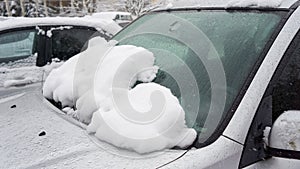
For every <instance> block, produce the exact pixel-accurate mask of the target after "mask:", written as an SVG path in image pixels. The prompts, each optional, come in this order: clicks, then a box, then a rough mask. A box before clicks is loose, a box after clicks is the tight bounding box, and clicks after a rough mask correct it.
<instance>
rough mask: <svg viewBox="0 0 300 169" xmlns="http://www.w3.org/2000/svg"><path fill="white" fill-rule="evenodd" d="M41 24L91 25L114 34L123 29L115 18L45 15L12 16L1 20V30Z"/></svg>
mask: <svg viewBox="0 0 300 169" xmlns="http://www.w3.org/2000/svg"><path fill="white" fill-rule="evenodd" d="M38 25H39V26H41V25H66V26H89V27H94V28H96V29H97V30H98V31H103V30H104V31H106V32H108V33H110V34H112V35H114V34H116V33H117V32H119V31H120V30H121V27H120V26H119V25H118V24H116V23H115V22H114V21H113V20H105V19H99V18H97V19H94V18H92V17H74V18H71V17H69V18H68V17H44V18H23V17H17V18H11V19H8V20H4V21H1V24H0V31H1V30H5V29H11V28H18V27H26V26H38Z"/></svg>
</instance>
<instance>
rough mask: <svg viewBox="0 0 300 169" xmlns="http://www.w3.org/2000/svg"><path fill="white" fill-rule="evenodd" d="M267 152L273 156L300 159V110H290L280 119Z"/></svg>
mask: <svg viewBox="0 0 300 169" xmlns="http://www.w3.org/2000/svg"><path fill="white" fill-rule="evenodd" d="M267 150H268V151H269V154H270V155H272V156H276V157H286V158H294V159H300V110H289V111H286V112H284V113H283V114H281V115H280V116H279V117H278V119H277V120H276V121H275V123H274V124H273V126H272V129H271V133H270V135H269V147H268V149H267Z"/></svg>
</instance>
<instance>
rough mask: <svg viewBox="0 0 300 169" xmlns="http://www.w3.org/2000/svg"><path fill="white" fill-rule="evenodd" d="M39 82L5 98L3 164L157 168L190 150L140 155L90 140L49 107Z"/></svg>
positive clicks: (0, 149)
mask: <svg viewBox="0 0 300 169" xmlns="http://www.w3.org/2000/svg"><path fill="white" fill-rule="evenodd" d="M39 86H40V85H38V84H36V85H35V87H33V88H27V89H26V90H25V89H22V90H21V89H20V90H19V93H18V92H16V93H15V95H10V96H9V97H6V98H2V99H0V103H1V104H0V110H1V111H0V116H1V117H0V128H1V130H0V135H1V136H3V137H2V139H1V140H0V164H1V168H44V167H45V168H55V167H56V168H65V167H68V168H155V167H158V166H160V165H163V164H164V163H167V162H169V161H171V160H173V159H175V158H177V157H178V156H180V155H181V154H183V153H184V152H185V150H165V151H162V152H156V153H151V154H145V155H139V154H137V153H133V152H130V151H127V150H120V149H117V148H115V147H113V146H112V145H109V144H107V143H104V142H100V141H98V140H97V139H93V138H90V137H92V136H89V135H88V134H87V132H86V131H85V130H84V127H83V128H81V127H78V125H74V124H73V123H71V122H69V121H68V120H67V119H68V117H67V116H66V115H65V114H63V113H61V114H59V113H57V112H56V111H55V110H54V109H52V108H51V106H48V103H47V101H46V100H44V98H43V96H42V93H41V88H40V87H39ZM58 111H60V110H58ZM66 120H67V121H66ZM43 131H44V132H45V133H44V134H45V135H42V136H39V134H40V133H41V132H43Z"/></svg>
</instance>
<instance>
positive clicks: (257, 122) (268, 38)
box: [0, 0, 300, 169]
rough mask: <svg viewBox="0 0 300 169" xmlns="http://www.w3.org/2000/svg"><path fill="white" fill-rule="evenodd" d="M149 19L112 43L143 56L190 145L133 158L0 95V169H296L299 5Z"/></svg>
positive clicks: (13, 93)
mask: <svg viewBox="0 0 300 169" xmlns="http://www.w3.org/2000/svg"><path fill="white" fill-rule="evenodd" d="M183 2H184V4H185V5H187V6H185V7H176V4H173V5H168V7H167V8H165V9H157V10H155V11H153V12H150V13H148V14H146V15H144V16H142V17H141V18H139V19H137V20H136V21H135V22H134V23H132V24H131V25H129V26H128V27H126V28H125V29H124V30H122V31H121V32H119V33H118V34H117V35H116V36H114V38H113V39H114V40H117V41H118V45H135V46H140V47H144V48H146V49H148V50H149V51H151V52H152V53H153V54H154V56H155V57H156V60H155V62H156V65H158V66H159V71H158V73H157V76H156V78H155V79H154V81H153V82H155V83H158V84H160V85H162V86H165V87H168V88H169V89H170V90H171V91H172V93H173V94H174V95H175V96H176V97H177V98H178V100H179V101H180V103H181V106H182V108H183V109H184V111H185V114H186V117H185V119H186V123H187V125H188V126H189V127H192V128H194V129H195V130H196V131H197V133H198V136H197V139H196V140H195V141H194V143H193V144H192V145H191V146H190V147H188V148H186V149H178V148H176V147H174V148H173V149H170V150H163V151H159V152H154V153H149V154H138V153H135V152H132V151H129V150H125V149H120V148H117V147H115V146H113V145H111V144H109V143H105V142H102V141H99V140H97V139H96V138H95V137H93V136H91V135H89V134H87V133H86V130H85V128H86V126H85V125H84V124H83V123H80V122H78V121H76V120H74V119H73V118H72V117H70V116H68V115H66V114H65V113H63V112H62V111H61V110H60V109H58V108H56V107H55V106H53V105H52V104H51V103H50V102H49V101H47V100H46V99H44V98H43V96H42V93H41V88H42V85H43V84H39V83H36V84H31V85H27V86H19V87H14V88H6V89H1V90H0V94H1V97H0V98H1V99H0V103H1V104H0V116H1V118H0V135H1V137H2V138H1V140H0V164H1V167H3V168H205V169H208V168H210V169H218V168H219V169H224V168H226V169H227V168H228V169H234V168H246V169H252V168H253V169H254V168H255V169H256V168H259V169H260V168H261V169H265V168H267V169H282V168H289V169H299V168H300V132H299V131H300V106H299V105H300V81H299V79H300V78H299V74H300V60H299V59H300V19H299V18H300V6H299V5H300V1H299V0H283V1H282V2H281V1H276V0H272V1H257V0H255V1H251V0H248V1H247V0H244V1H242V0H241V1H240V0H235V1H226V0H224V1H219V0H211V1H199V3H198V4H196V5H195V6H192V5H190V4H188V2H187V1H183Z"/></svg>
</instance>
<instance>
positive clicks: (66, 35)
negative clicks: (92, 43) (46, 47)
mask: <svg viewBox="0 0 300 169" xmlns="http://www.w3.org/2000/svg"><path fill="white" fill-rule="evenodd" d="M100 34H101V33H100V32H97V31H96V30H95V29H88V28H76V27H75V28H74V27H72V28H71V29H63V30H59V29H58V30H53V31H52V36H51V38H52V55H51V58H59V59H60V60H68V59H69V58H70V57H72V56H74V55H76V54H78V53H80V52H81V51H83V50H84V49H85V48H86V46H85V43H86V42H87V41H88V40H89V39H90V38H91V37H92V36H97V35H99V36H102V37H105V36H104V35H102V34H101V35H100Z"/></svg>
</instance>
